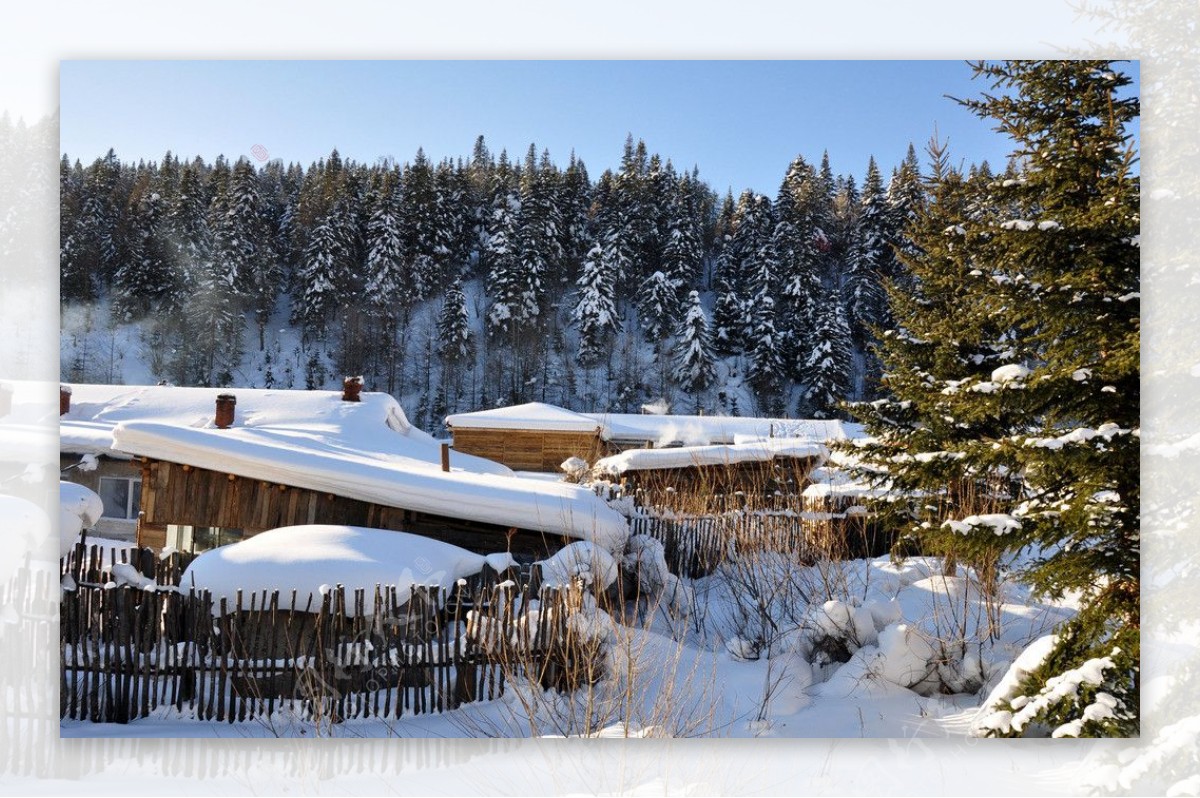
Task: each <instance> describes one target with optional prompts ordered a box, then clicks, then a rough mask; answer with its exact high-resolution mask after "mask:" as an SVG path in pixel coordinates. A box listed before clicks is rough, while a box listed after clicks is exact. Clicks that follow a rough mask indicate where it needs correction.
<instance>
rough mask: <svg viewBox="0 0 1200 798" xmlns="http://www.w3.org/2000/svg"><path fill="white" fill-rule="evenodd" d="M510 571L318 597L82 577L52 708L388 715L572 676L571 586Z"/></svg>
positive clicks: (216, 714)
mask: <svg viewBox="0 0 1200 798" xmlns="http://www.w3.org/2000/svg"><path fill="white" fill-rule="evenodd" d="M63 567H64V569H65V568H66V567H67V563H66V562H65V561H64V564H63ZM515 575H516V574H515V573H510V572H505V573H496V572H494V571H489V572H485V573H484V574H483V575H481V576H480V577H479V578H477V579H475V580H473V584H467V585H463V583H461V582H460V583H459V585H458V586H456V587H455V588H454V589H452V590H449V591H446V590H443V589H441V588H439V587H437V586H431V587H416V588H414V589H413V590H412V591H411V593H410V592H408V591H404V592H403V593H401V592H398V591H397V590H396V588H395V587H386V586H377V587H376V588H375V589H374V590H373V591H372V592H371V594H370V595H368V593H367V592H366V591H364V590H361V589H360V590H354V591H347V590H345V589H344V588H342V587H340V586H339V587H337V588H334V589H332V590H330V591H328V592H327V593H325V594H324V595H323V596H322V597H321V599H320V601H319V602H315V601H312V600H305V601H303V602H302V601H300V600H299V599H298V598H297V597H296V595H295V594H294V593H292V594H289V595H280V593H279V592H278V591H275V592H271V593H265V592H264V593H259V594H251V595H243V594H241V593H238V594H237V596H236V598H235V599H234V600H232V601H230V600H229V599H226V598H222V599H220V600H218V601H215V602H214V600H213V598H212V597H211V596H210V595H209V594H208V593H206V592H199V591H187V592H183V591H180V590H179V589H177V588H166V589H163V588H161V587H160V588H157V589H155V588H154V587H153V586H151V587H150V588H148V589H138V588H136V587H131V586H127V585H126V586H117V587H112V586H110V587H107V588H106V587H103V586H96V585H92V586H88V585H84V584H82V583H81V584H79V585H78V586H77V587H75V588H74V589H65V590H64V591H63V597H62V603H61V605H60V613H61V615H60V617H61V623H60V646H61V668H60V688H61V691H60V716H61V717H62V718H71V719H79V720H92V721H96V722H107V723H127V722H129V721H131V720H135V719H137V718H144V717H147V716H149V715H151V714H153V713H154V712H156V711H157V710H159V709H160V708H163V707H168V706H169V707H173V708H174V709H175V710H176V711H178V712H182V713H185V714H190V715H191V716H193V717H195V718H197V719H200V720H214V721H228V722H234V721H244V720H254V719H267V720H268V721H269V720H270V719H271V718H272V717H273V716H274V715H275V713H276V712H279V711H286V712H288V713H290V714H291V716H293V717H294V716H299V717H302V718H305V719H308V720H313V721H316V722H338V721H341V720H344V719H350V718H364V717H375V718H383V719H395V718H399V717H401V716H407V715H414V714H423V713H428V712H441V711H444V710H447V709H452V708H454V707H457V706H460V705H462V704H464V703H468V702H472V701H480V700H489V699H493V698H496V697H497V696H499V695H500V694H501V693H502V692H503V690H504V688H505V684H506V681H507V680H508V679H510V678H512V677H513V675H514V674H521V675H523V676H527V677H529V678H531V679H535V680H538V681H540V682H541V683H542V684H544V685H546V686H557V687H569V686H571V684H572V683H573V679H575V678H576V677H575V674H576V673H577V672H578V671H579V670H580V669H579V668H578V667H577V666H578V665H579V663H578V661H577V660H578V657H579V656H580V650H579V646H580V641H579V640H578V639H576V638H574V637H573V636H572V634H571V632H570V629H569V627H568V625H567V623H566V618H567V616H568V615H569V610H570V608H571V607H573V606H576V603H577V597H572V595H571V593H570V591H568V590H561V589H551V588H545V589H538V588H536V587H534V588H531V587H530V585H529V583H528V582H526V583H525V584H524V585H523V586H521V587H518V586H517V585H516V583H515V582H513V581H512V580H511V579H510V577H512V576H515ZM534 581H535V582H536V580H534ZM534 600H536V601H537V602H538V604H537V605H536V606H538V607H539V609H540V612H538V613H536V614H535V615H533V616H532V617H534V618H535V619H536V620H534V621H529V620H528V618H527V617H526V616H524V614H523V613H524V611H525V610H526V609H528V608H529V607H530V606H531V605H532V602H533V601H534ZM523 619H524V621H523Z"/></svg>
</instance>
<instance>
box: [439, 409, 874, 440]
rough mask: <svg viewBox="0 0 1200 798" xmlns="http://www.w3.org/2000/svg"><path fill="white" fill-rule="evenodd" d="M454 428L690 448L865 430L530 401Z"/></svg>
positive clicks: (450, 422) (835, 436) (452, 421)
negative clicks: (575, 434)
mask: <svg viewBox="0 0 1200 798" xmlns="http://www.w3.org/2000/svg"><path fill="white" fill-rule="evenodd" d="M446 425H447V426H449V427H451V428H459V429H463V428H484V429H513V430H519V429H520V430H561V431H566V432H570V431H579V432H590V431H592V430H594V429H596V428H597V427H599V429H600V434H601V436H602V437H604V438H605V439H606V440H614V439H615V440H633V441H654V442H656V443H658V444H660V445H665V444H668V443H671V442H674V441H679V442H681V443H683V444H685V445H689V446H702V445H705V444H710V443H735V442H736V441H735V439H736V438H739V437H741V438H770V437H775V438H803V439H806V440H809V441H815V442H818V443H823V442H826V441H840V440H845V439H847V438H856V437H861V436H862V435H863V431H862V427H861V426H860V425H858V424H850V423H847V422H843V421H836V420H826V419H805V420H801V419H787V418H741V417H733V416H670V415H656V414H652V413H648V414H635V413H575V412H572V411H570V410H564V409H563V408H561V407H556V406H554V405H548V404H543V403H541V402H530V403H528V404H523V405H513V406H512V407H501V408H497V409H495V410H481V411H479V412H475V413H459V414H457V415H453V416H449V417H448V418H447V419H446Z"/></svg>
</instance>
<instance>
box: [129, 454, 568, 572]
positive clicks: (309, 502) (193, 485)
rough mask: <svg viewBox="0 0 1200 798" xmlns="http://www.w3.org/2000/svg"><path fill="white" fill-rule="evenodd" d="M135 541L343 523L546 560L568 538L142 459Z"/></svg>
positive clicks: (177, 543)
mask: <svg viewBox="0 0 1200 798" xmlns="http://www.w3.org/2000/svg"><path fill="white" fill-rule="evenodd" d="M139 464H140V466H141V484H142V493H141V518H140V520H139V522H138V531H137V541H138V545H141V546H149V547H151V548H155V549H162V548H165V547H166V546H168V545H169V546H172V547H174V548H177V549H180V550H193V549H197V550H198V549H201V548H212V547H215V546H218V545H225V544H227V543H233V542H235V541H237V540H241V539H243V538H244V537H249V536H252V535H254V534H257V533H258V532H263V531H266V530H268V529H275V528H277V527H283V526H295V525H299V524H345V525H350V526H363V527H371V528H375V529H391V530H395V531H403V532H412V533H414V534H418V535H423V536H425V537H430V538H434V539H437V540H441V541H445V542H446V543H452V544H454V545H456V546H459V547H461V548H464V549H467V550H469V551H474V552H476V553H479V554H489V553H492V552H503V551H511V552H512V553H513V554H514V555H515V556H521V557H523V558H527V557H534V558H542V557H545V556H547V555H548V554H551V553H553V552H555V551H557V550H558V549H560V548H562V547H563V546H564V545H566V544H567V543H570V542H571V541H570V539H568V538H566V537H564V536H562V535H553V534H545V533H541V532H537V531H534V530H531V529H519V528H515V527H502V526H499V525H496V524H486V523H481V522H476V521H469V520H466V519H462V518H452V517H448V516H438V515H432V514H429V513H420V512H416V511H413V510H406V509H404V508H402V507H392V506H388V505H384V504H376V503H372V502H367V501H362V500H359V499H352V498H348V497H345V496H338V495H335V494H333V493H327V492H322V491H317V490H311V489H306V488H300V487H295V486H292V485H286V484H282V483H278V482H270V481H266V480H260V479H253V478H248V477H243V476H238V475H235V474H228V473H224V472H221V471H213V470H208V469H204V468H197V467H194V466H190V465H186V464H181V463H173V462H167V461H161V460H153V459H149V458H142V459H141V461H140V463H139Z"/></svg>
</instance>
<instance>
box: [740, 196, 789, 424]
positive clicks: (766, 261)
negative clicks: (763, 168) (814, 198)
mask: <svg viewBox="0 0 1200 798" xmlns="http://www.w3.org/2000/svg"><path fill="white" fill-rule="evenodd" d="M762 200H763V201H764V203H765V202H767V199H766V197H762ZM771 230H772V226H771V224H770V221H769V218H768V220H767V221H766V223H765V224H764V230H763V236H764V238H763V240H762V243H761V244H760V245H759V247H758V249H757V250H756V251H755V252H754V253H753V254H752V255H751V256H750V258H749V260H748V264H747V265H748V267H749V269H750V270H751V274H752V283H751V285H752V290H753V293H752V294H751V297H750V299H749V300H748V301H747V303H746V317H747V321H748V325H747V343H746V354H747V359H748V363H747V366H746V376H747V378H748V379H749V381H750V384H751V385H752V386H753V387H754V390H755V392H756V394H757V397H756V398H757V401H758V405H759V408H760V410H761V411H762V412H763V413H764V415H769V416H777V415H782V412H783V397H782V395H781V389H782V387H783V384H784V382H785V380H786V378H787V369H786V368H785V366H784V359H783V357H784V355H783V341H782V336H781V335H780V333H779V330H778V326H777V323H776V314H775V298H774V294H775V292H776V288H775V286H776V284H777V282H778V280H779V275H778V272H779V259H778V257H777V255H776V253H775V246H774V241H773V235H772V233H771Z"/></svg>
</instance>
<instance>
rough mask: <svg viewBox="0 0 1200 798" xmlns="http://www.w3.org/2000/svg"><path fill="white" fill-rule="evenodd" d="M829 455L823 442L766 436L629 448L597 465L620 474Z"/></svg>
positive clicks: (606, 471)
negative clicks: (747, 440) (709, 443)
mask: <svg viewBox="0 0 1200 798" xmlns="http://www.w3.org/2000/svg"><path fill="white" fill-rule="evenodd" d="M828 455H829V450H828V449H826V448H825V447H824V446H823V445H821V444H819V443H814V442H813V441H810V440H807V439H804V438H767V439H764V440H758V441H754V442H751V443H736V444H730V445H720V444H718V445H714V446H680V447H675V448H671V449H629V450H627V451H624V452H621V453H620V454H615V455H613V456H611V457H604V458H601V459H600V460H597V461H596V466H595V467H596V469H597V470H598V471H600V472H601V473H604V474H611V475H613V476H620V475H621V474H623V473H625V472H626V471H646V470H651V469H659V468H687V467H688V466H713V465H732V464H734V463H748V462H761V461H765V460H772V459H774V458H776V457H814V458H817V459H819V460H822V461H823V460H824V459H825V458H826V457H828Z"/></svg>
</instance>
